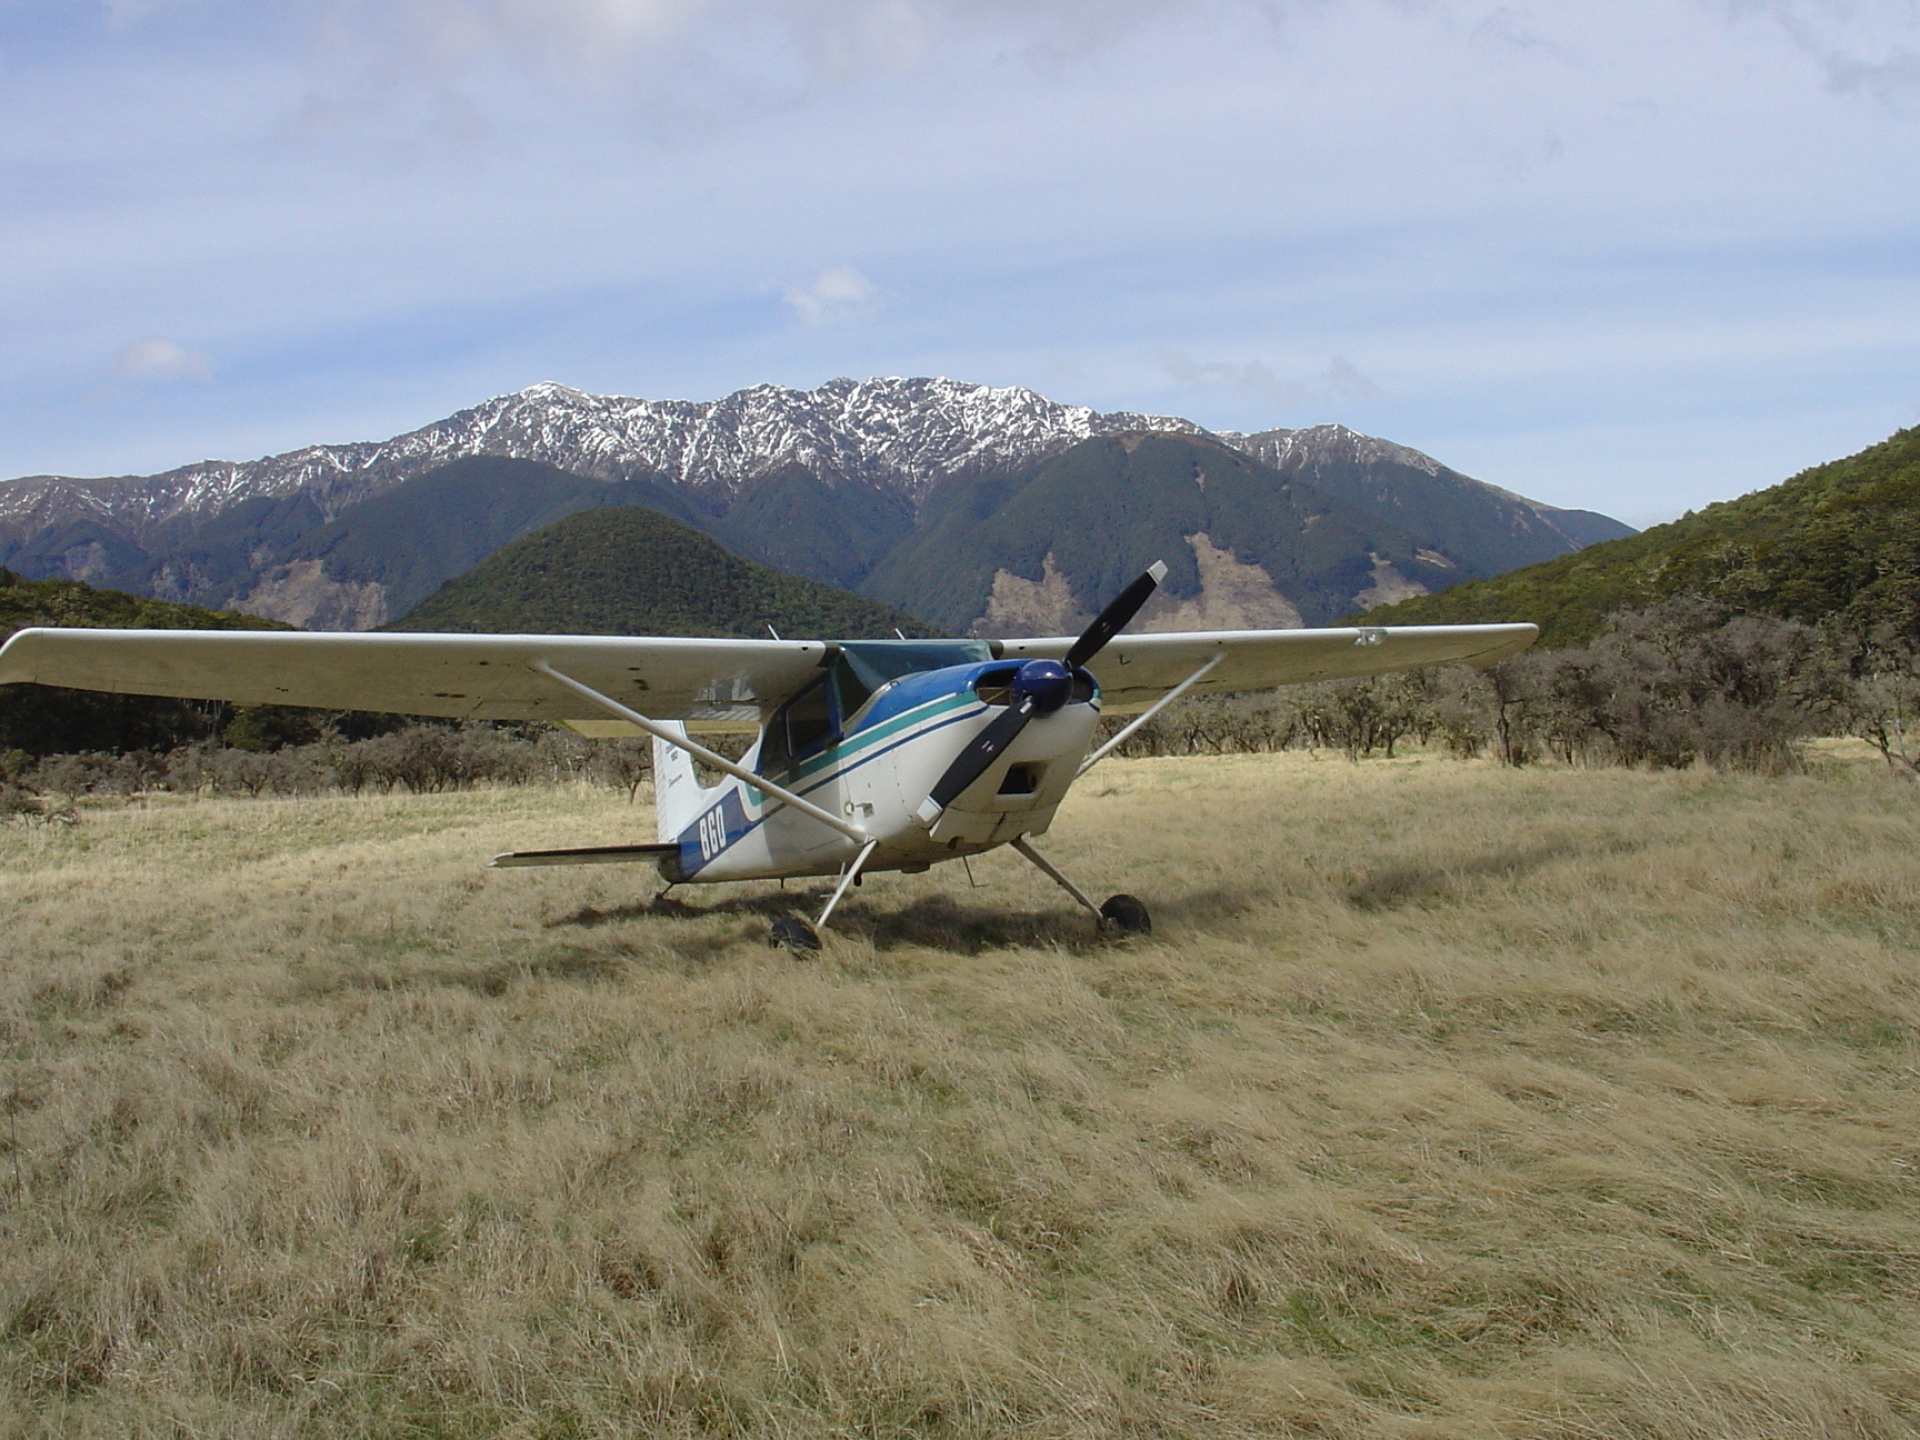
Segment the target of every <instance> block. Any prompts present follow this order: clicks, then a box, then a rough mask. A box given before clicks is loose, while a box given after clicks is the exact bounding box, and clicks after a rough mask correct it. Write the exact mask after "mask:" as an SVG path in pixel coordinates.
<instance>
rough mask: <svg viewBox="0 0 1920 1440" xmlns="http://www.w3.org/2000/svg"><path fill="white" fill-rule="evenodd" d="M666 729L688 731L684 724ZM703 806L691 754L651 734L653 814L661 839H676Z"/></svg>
mask: <svg viewBox="0 0 1920 1440" xmlns="http://www.w3.org/2000/svg"><path fill="white" fill-rule="evenodd" d="M668 728H669V729H671V730H674V731H676V732H678V733H679V734H680V735H682V736H684V735H685V734H686V733H687V727H686V726H684V725H681V724H677V723H675V724H670V725H669V726H668ZM702 806H703V797H702V795H701V792H700V777H699V776H698V775H696V774H695V773H694V769H693V757H692V756H691V755H689V754H688V753H687V752H686V751H684V750H682V749H681V748H680V747H679V746H677V745H669V744H668V743H667V742H666V741H664V740H662V739H661V738H660V737H659V736H657V735H656V736H654V739H653V813H654V821H655V825H656V827H657V831H658V834H659V837H660V839H661V840H662V841H669V840H677V839H679V838H680V836H681V835H682V834H683V833H685V831H686V829H687V827H688V826H689V825H691V824H693V822H694V821H695V820H697V819H699V818H700V811H701V809H702Z"/></svg>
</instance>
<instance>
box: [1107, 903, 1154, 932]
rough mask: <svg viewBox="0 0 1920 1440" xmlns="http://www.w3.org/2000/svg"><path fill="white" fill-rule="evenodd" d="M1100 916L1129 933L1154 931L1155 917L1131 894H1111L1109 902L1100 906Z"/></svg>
mask: <svg viewBox="0 0 1920 1440" xmlns="http://www.w3.org/2000/svg"><path fill="white" fill-rule="evenodd" d="M1100 918H1101V919H1102V920H1104V921H1105V922H1106V923H1107V924H1109V925H1111V926H1112V927H1113V928H1114V929H1116V930H1124V931H1125V932H1126V933H1127V934H1129V935H1150V934H1152V933H1153V917H1152V916H1151V915H1149V914H1147V907H1146V906H1144V905H1142V904H1141V903H1140V902H1139V901H1138V900H1136V899H1134V898H1133V896H1131V895H1109V896H1108V897H1107V903H1106V904H1104V905H1102V906H1101V907H1100Z"/></svg>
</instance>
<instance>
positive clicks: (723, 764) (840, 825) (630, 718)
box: [527, 660, 867, 845]
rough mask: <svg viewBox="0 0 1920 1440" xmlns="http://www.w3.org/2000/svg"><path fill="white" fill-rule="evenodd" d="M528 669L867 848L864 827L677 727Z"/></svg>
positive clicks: (542, 665)
mask: <svg viewBox="0 0 1920 1440" xmlns="http://www.w3.org/2000/svg"><path fill="white" fill-rule="evenodd" d="M527 668H528V669H530V670H532V671H534V672H535V673H536V674H540V675H544V676H546V677H547V678H548V679H549V680H557V681H559V682H560V683H561V684H562V685H564V686H566V687H567V688H568V689H569V690H571V691H573V693H574V694H576V695H578V696H580V697H581V698H583V699H586V700H591V701H592V702H593V703H594V704H596V705H598V706H599V707H600V708H601V709H602V710H605V711H606V712H607V713H608V714H610V715H617V716H618V717H619V718H620V719H622V720H625V721H626V722H627V723H628V724H629V725H638V726H639V727H640V728H641V729H642V730H644V731H646V732H647V734H649V735H651V736H653V738H654V739H656V740H664V741H666V743H667V744H669V745H671V746H673V748H674V749H676V750H684V751H686V752H687V754H689V755H691V756H693V758H694V759H696V760H698V761H700V762H701V763H702V764H703V765H711V766H712V767H713V768H714V769H716V770H719V771H721V772H722V773H724V774H727V775H731V776H733V778H734V779H736V780H739V781H742V782H744V783H745V784H748V785H751V786H753V788H754V789H756V790H764V791H766V792H767V794H769V795H772V796H774V797H775V798H776V799H779V800H782V801H785V802H786V803H787V804H789V805H791V806H792V807H793V808H794V809H796V810H798V811H799V812H800V813H801V814H802V815H808V816H811V817H812V818H813V819H815V820H818V821H819V822H820V823H821V824H822V825H827V826H831V827H832V828H833V829H835V830H838V831H839V832H840V833H841V834H842V835H845V836H846V837H847V838H848V839H849V840H853V841H855V842H857V843H859V844H862V845H864V844H866V842H867V832H866V831H865V830H863V829H862V828H861V827H860V826H858V825H855V824H854V823H853V822H852V821H851V820H845V819H842V818H841V817H840V816H838V815H836V814H834V813H833V812H832V811H831V810H822V809H821V808H820V807H819V806H818V805H816V804H814V803H813V802H812V801H811V800H805V799H802V798H801V797H800V796H798V795H796V794H794V793H793V791H791V790H789V789H787V788H786V787H785V786H782V785H776V784H774V783H773V782H772V781H770V780H768V779H767V778H766V776H764V775H756V774H754V773H753V772H752V771H751V770H749V769H747V768H746V766H744V765H739V764H736V763H735V762H734V761H732V760H729V759H727V757H726V756H724V755H719V754H715V753H714V752H713V751H711V750H709V749H707V747H706V746H704V745H701V744H698V743H696V742H695V741H693V740H690V739H688V738H687V737H686V736H685V735H683V734H681V733H680V732H679V731H677V730H675V729H674V727H673V726H671V725H663V724H661V723H660V722H659V721H658V720H649V719H648V718H647V717H646V716H644V715H642V714H640V713H639V712H638V711H636V710H629V709H628V708H627V707H626V706H624V705H622V704H621V703H620V702H619V701H618V700H614V699H610V698H609V697H607V696H605V695H602V694H601V693H600V692H599V691H598V690H595V689H594V688H593V687H592V686H591V685H582V684H581V683H580V682H579V681H578V680H575V679H574V678H573V677H572V676H571V675H562V674H561V673H560V672H559V671H558V670H556V669H554V668H553V666H551V665H549V664H548V663H547V662H546V661H545V660H530V661H528V662H527Z"/></svg>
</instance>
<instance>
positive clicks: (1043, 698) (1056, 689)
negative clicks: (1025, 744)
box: [1013, 660, 1073, 715]
mask: <svg viewBox="0 0 1920 1440" xmlns="http://www.w3.org/2000/svg"><path fill="white" fill-rule="evenodd" d="M1072 693H1073V672H1072V671H1071V670H1069V669H1067V667H1066V666H1064V665H1062V664H1061V663H1060V662H1059V661H1058V660H1029V661H1028V662H1027V663H1026V664H1024V665H1022V666H1021V667H1020V668H1019V669H1018V670H1016V671H1015V672H1014V674H1013V701H1014V703H1015V704H1016V705H1017V704H1019V703H1020V701H1022V700H1024V699H1029V698H1030V699H1031V700H1032V701H1033V713H1034V714H1036V715H1051V714H1052V713H1053V712H1054V711H1056V710H1058V709H1059V708H1060V707H1061V706H1062V705H1064V704H1066V703H1067V697H1068V696H1069V695H1071V694H1072Z"/></svg>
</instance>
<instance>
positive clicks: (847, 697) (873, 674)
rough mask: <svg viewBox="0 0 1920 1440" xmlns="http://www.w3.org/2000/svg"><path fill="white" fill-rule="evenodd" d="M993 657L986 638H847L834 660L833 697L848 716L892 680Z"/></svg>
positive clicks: (842, 711) (844, 714)
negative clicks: (923, 671)
mask: <svg viewBox="0 0 1920 1440" xmlns="http://www.w3.org/2000/svg"><path fill="white" fill-rule="evenodd" d="M992 658H993V651H992V649H991V648H990V647H989V646H988V644H987V642H986V641H984V640H844V641H842V642H841V644H840V654H839V655H838V656H837V657H836V658H835V659H834V662H833V671H832V675H833V687H834V698H835V699H837V700H838V701H839V702H840V714H841V715H842V716H843V717H844V716H849V715H851V714H853V712H854V711H856V710H858V709H859V708H860V707H861V706H862V705H864V704H866V703H867V697H868V696H870V695H872V694H873V692H874V691H876V690H878V689H879V688H880V687H881V686H882V685H885V684H886V683H887V682H888V681H889V680H898V679H899V678H900V677H901V676H902V675H917V674H919V673H920V672H921V671H922V670H942V669H945V668H946V667H947V666H949V665H971V664H974V663H975V662H977V661H981V660H991V659H992Z"/></svg>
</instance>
